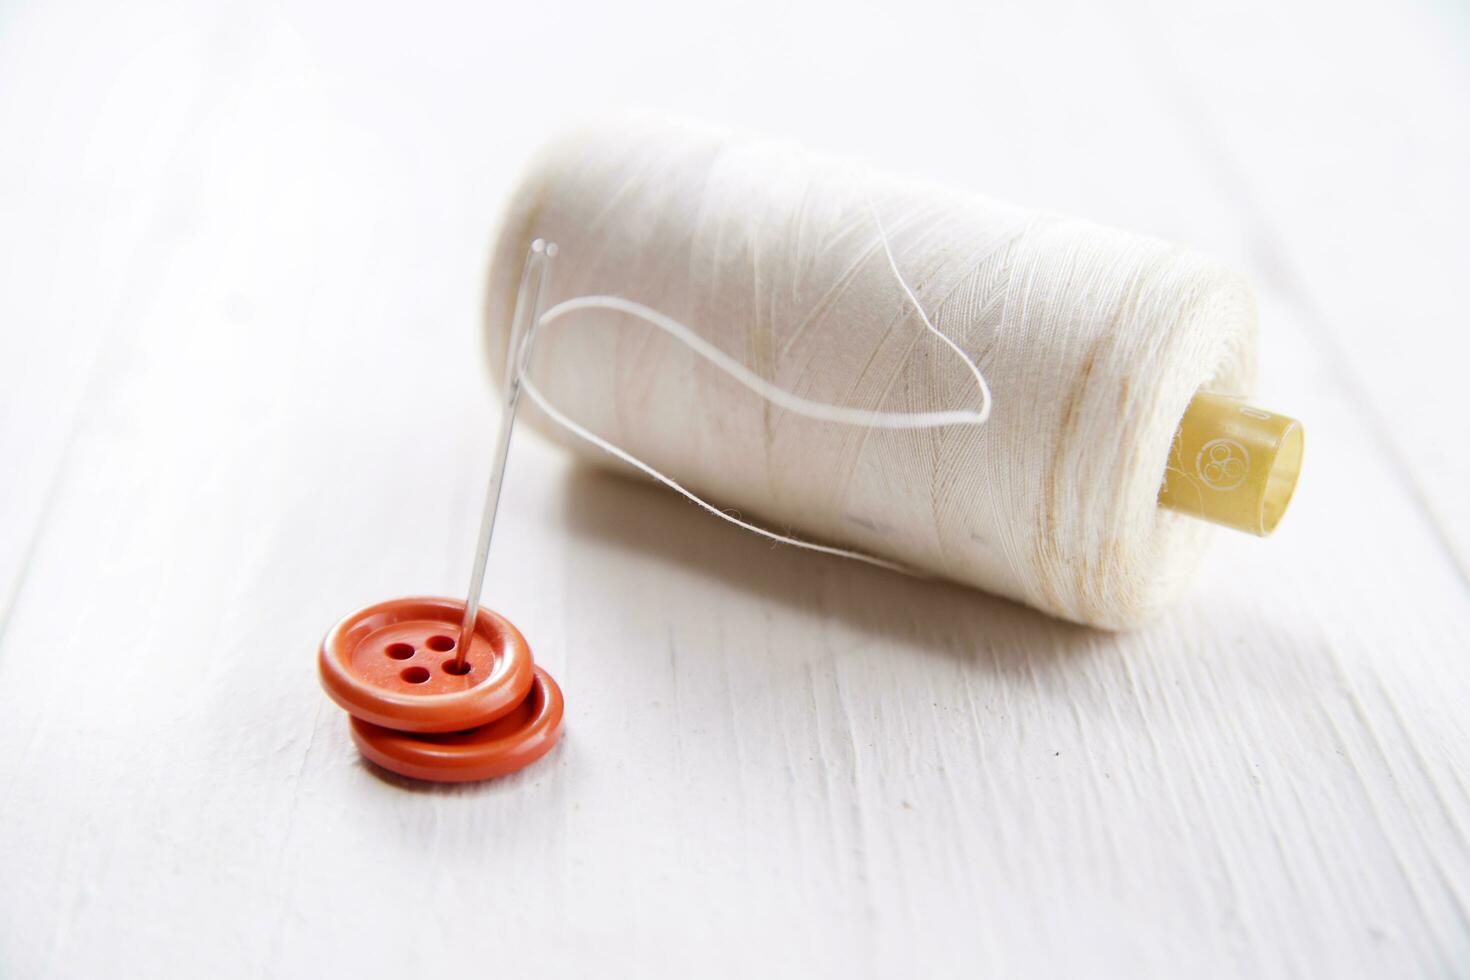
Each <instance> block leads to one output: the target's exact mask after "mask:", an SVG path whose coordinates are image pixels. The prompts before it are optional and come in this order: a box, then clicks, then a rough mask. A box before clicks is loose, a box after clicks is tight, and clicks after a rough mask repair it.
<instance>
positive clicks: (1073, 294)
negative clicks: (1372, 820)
mask: <svg viewBox="0 0 1470 980" xmlns="http://www.w3.org/2000/svg"><path fill="white" fill-rule="evenodd" d="M875 213H876V215H877V217H878V219H879V220H881V222H882V225H883V227H885V228H886V230H887V235H888V238H889V241H890V244H891V248H892V251H893V255H894V259H895V262H896V264H897V266H898V269H899V270H900V272H901V273H902V274H903V277H904V279H905V280H906V281H907V283H908V284H909V286H910V287H911V288H912V289H913V291H914V293H915V295H916V296H917V298H918V299H919V301H920V302H921V303H922V304H923V306H924V308H925V310H926V311H927V313H928V315H929V317H930V318H931V319H932V321H933V322H934V323H935V324H936V326H937V327H938V329H939V330H940V331H942V332H943V333H944V334H945V335H946V336H948V337H949V338H951V339H952V340H953V341H955V342H956V343H957V344H958V345H959V346H960V347H961V348H962V349H963V350H964V351H965V352H966V354H967V355H969V356H970V357H971V358H972V359H973V360H974V361H975V362H976V363H977V364H978V365H979V367H980V369H981V370H982V371H983V372H984V373H985V377H986V379H987V380H988V382H989V384H990V389H991V391H992V393H993V396H994V406H993V409H992V414H991V417H990V420H989V422H988V423H987V424H986V425H985V426H983V427H980V428H974V427H966V428H951V429H933V430H920V431H874V430H868V429H862V428H853V427H848V426H838V425H833V424H831V423H823V422H816V421H812V420H810V419H805V418H801V417H799V416H793V415H791V413H788V412H784V411H783V410H781V409H780V408H777V407H775V406H772V405H771V404H770V403H769V402H767V401H764V400H762V399H761V398H759V397H757V396H756V395H755V394H753V393H752V392H750V391H749V390H747V389H746V388H744V387H741V386H739V385H737V384H735V383H734V382H733V381H731V380H730V378H729V377H727V376H726V375H724V374H722V373H720V372H718V371H716V370H714V369H712V368H711V367H710V366H709V365H708V364H707V363H706V362H704V361H702V360H700V359H699V358H697V357H696V356H695V355H694V354H693V353H691V352H690V350H689V349H688V348H687V347H685V346H683V345H680V344H678V343H677V342H675V341H674V340H672V339H671V338H669V337H668V336H666V335H664V334H662V333H660V332H659V331H657V330H655V329H654V328H652V327H650V326H648V325H647V324H646V323H644V322H642V321H640V320H637V319H634V318H632V317H629V316H627V315H625V314H620V313H615V312H610V311H602V310H596V311H583V312H580V313H578V314H576V315H575V316H572V317H567V318H565V319H564V320H563V321H559V322H557V323H556V324H555V325H554V326H552V327H551V328H549V329H547V330H545V331H543V334H542V336H541V337H540V339H539V340H538V348H537V352H536V357H535V359H534V361H533V363H532V368H531V377H532V378H533V379H534V380H535V382H536V384H537V385H538V386H539V388H540V389H541V390H542V391H543V392H544V393H545V394H546V396H547V397H548V398H549V399H550V400H551V402H552V403H553V404H554V405H556V406H557V407H558V408H559V409H560V410H561V411H562V412H564V413H565V414H567V415H568V416H570V417H571V418H572V419H574V420H576V421H577V422H578V423H580V424H582V425H583V426H585V427H586V428H587V429H590V430H591V431H592V432H595V433H597V434H598V435H600V436H602V437H604V438H606V439H607V440H609V441H611V442H613V443H615V444H616V445H618V446H620V447H622V448H623V449H625V450H627V451H628V452H630V453H631V454H633V455H634V456H636V457H638V458H640V459H642V460H644V461H645V462H647V463H649V464H650V465H652V466H653V467H655V468H656V469H658V470H661V471H662V472H664V473H665V474H668V475H669V476H671V477H673V478H674V479H676V480H678V481H680V482H681V483H683V484H684V485H685V486H687V487H689V488H690V489H692V490H694V491H695V492H696V493H699V494H700V495H702V496H706V497H708V498H711V499H713V500H715V501H717V502H719V503H721V504H723V505H726V506H734V507H739V508H742V509H743V510H744V511H746V513H747V516H751V515H755V516H757V517H758V518H759V519H761V520H762V521H764V522H765V523H766V524H767V525H768V526H773V527H777V528H784V527H789V528H793V529H795V530H797V531H798V532H799V533H801V534H803V535H805V536H807V537H810V538H813V539H816V540H821V541H827V542H831V543H834V544H839V545H842V546H844V547H848V548H852V549H856V550H860V551H864V552H867V553H871V554H874V555H878V556H882V557H885V558H890V559H893V560H895V561H898V562H901V563H903V564H906V565H909V566H912V567H915V568H918V569H923V570H926V571H929V572H931V573H934V574H937V575H941V576H944V577H947V578H951V579H954V580H956V581H959V582H963V583H966V584H970V585H974V586H976V587H979V588H982V589H985V590H986V591H989V592H994V593H998V594H1001V595H1005V596H1009V597H1011V598H1014V599H1017V600H1019V601H1022V602H1025V603H1028V604H1030V605H1032V606H1035V607H1037V608H1039V609H1042V610H1044V611H1046V612H1048V613H1051V614H1053V615H1057V616H1061V617H1064V618H1067V619H1071V620H1074V621H1077V622H1081V623H1087V624H1090V625H1096V626H1105V627H1119V626H1126V625H1130V624H1134V623H1138V622H1140V621H1142V620H1144V619H1146V618H1147V617H1148V616H1150V615H1151V614H1153V613H1154V612H1156V611H1157V610H1158V609H1159V608H1160V607H1161V606H1163V605H1164V604H1165V603H1167V602H1168V601H1169V600H1170V599H1171V598H1173V597H1174V595H1176V594H1177V592H1178V591H1179V590H1180V589H1181V588H1182V586H1183V584H1184V583H1185V581H1186V580H1187V578H1188V575H1189V573H1190V572H1191V571H1192V569H1193V567H1194V564H1195V561H1196V560H1197V558H1198V556H1199V554H1200V551H1201V548H1202V546H1203V543H1204V541H1205V539H1206V538H1207V536H1208V534H1209V533H1210V529H1209V528H1208V527H1207V526H1205V525H1202V524H1200V523H1199V522H1197V521H1193V520H1190V519H1189V518H1185V517H1182V516H1180V515H1176V514H1173V513H1169V512H1167V511H1165V510H1162V509H1160V508H1159V506H1158V504H1157V499H1158V494H1159V488H1160V485H1161V483H1162V481H1163V475H1164V468H1165V464H1166V460H1167V458H1168V452H1169V446H1170V442H1171V440H1172V438H1173V435H1174V432H1175V430H1176V428H1177V427H1178V425H1179V421H1180V418H1181V417H1182V416H1183V414H1184V410H1185V408H1186V406H1187V405H1188V403H1189V401H1190V399H1191V397H1192V396H1193V395H1194V394H1195V392H1196V391H1198V390H1199V389H1201V388H1202V387H1207V388H1209V389H1211V390H1215V391H1219V392H1223V393H1227V394H1238V395H1246V394H1248V393H1249V392H1248V388H1249V385H1250V383H1251V381H1252V378H1253V373H1254V333H1255V307H1254V301H1253V298H1252V296H1251V293H1250V290H1249V289H1248V287H1247V286H1246V285H1245V283H1244V282H1243V281H1242V280H1241V279H1240V278H1239V277H1238V276H1237V275H1235V274H1233V273H1231V272H1229V271H1228V270H1225V269H1223V268H1222V267H1220V266H1219V265H1218V264H1216V263H1214V262H1213V261H1211V260H1209V259H1207V258H1204V257H1202V256H1200V255H1197V254H1195V253H1192V252H1189V251H1186V250H1183V249H1180V248H1177V247H1175V246H1171V245H1168V244H1165V243H1162V242H1158V241H1154V240H1152V239H1148V238H1143V237H1140V236H1137V235H1132V234H1127V233H1124V232H1118V231H1113V230H1110V229H1106V228H1101V227H1097V226H1095V225H1091V224H1088V223H1086V222H1082V221H1077V220H1074V219H1069V218H1062V217H1055V216H1049V215H1039V214H1034V213H1030V212H1026V211H1023V210H1020V209H1017V208H1013V207H1010V206H1007V205H1003V204H999V203H997V202H994V201H989V200H986V199H984V198H977V197H972V196H967V195H963V194H958V193H955V192H953V191H948V190H943V189H939V188H935V187H932V186H928V185H924V184H919V183H915V182H912V181H905V180H899V179H894V178H888V177H879V176H874V175H871V174H868V173H866V172H863V171H860V170H857V169H856V168H854V167H851V166H849V165H846V164H843V163H840V162H834V161H830V160H825V159H821V158H817V157H813V156H810V155H807V154H804V153H802V152H801V151H798V150H795V149H792V148H790V147H787V146H784V145H776V144H770V143H763V142H749V141H736V140H731V139H729V138H726V137H724V136H722V135H720V134H717V133H713V132H708V131H704V130H698V129H692V128H680V127H670V126H665V125H659V124H649V123H636V124H629V123H623V124H619V125H616V126H608V127H604V128H594V129H589V130H585V131H581V132H579V133H576V134H573V135H570V136H568V137H566V138H564V139H562V140H561V141H559V142H557V143H555V144H554V145H552V146H551V147H549V148H548V149H547V150H546V151H545V152H544V153H543V154H542V155H541V157H540V158H539V160H538V162H537V163H536V164H535V165H534V166H533V167H532V168H531V170H530V171H529V173H528V174H527V175H526V177H525V178H524V180H523V182H522V184H521V186H520V187H519V188H518V189H517V190H516V192H515V194H514V196H513V198H512V201H511V204H510V208H509V211H508V214H507V215H506V218H505V221H504V223H503V226H502V228H501V232H500V237H499V239H498V242H497V245H496V249H495V255H494V260H493V263H492V267H491V275H490V284H489V293H488V303H487V309H486V329H487V333H488V340H489V343H488V348H489V351H490V354H491V359H492V362H494V366H495V369H496V370H495V376H496V377H499V376H500V373H501V371H500V369H501V366H502V364H503V358H504V352H505V346H506V339H507V334H508V332H509V323H510V318H511V303H512V300H513V297H514V294H515V288H514V287H515V282H516V277H517V276H518V275H519V271H520V260H521V258H522V257H523V256H524V255H525V254H526V248H527V246H528V245H529V243H530V242H531V241H532V240H533V239H535V238H538V237H540V238H546V239H548V240H554V241H556V242H557V243H558V244H559V245H560V247H561V249H562V256H563V259H562V262H561V267H560V269H559V270H558V276H557V279H556V281H555V282H554V283H553V284H552V287H551V292H550V295H549V296H548V303H557V302H560V301H562V300H565V299H568V298H570V297H574V296H580V295H586V294H613V295H617V296H622V297H625V298H627V299H630V300H633V301H635V302H637V303H641V304H644V305H646V306H649V307H652V308H654V309H656V310H659V311H661V312H662V313H665V314H667V315H669V316H672V317H674V318H676V319H677V320H680V321H682V322H683V323H685V324H687V325H689V326H690V327H692V328H693V329H694V330H696V331H697V332H698V333H699V334H700V335H701V336H702V337H703V338H705V339H706V340H708V341H709V342H710V343H712V344H714V345H715V346H716V347H718V348H720V349H721V350H723V351H724V352H725V353H727V354H729V355H730V356H731V357H733V358H735V359H736V360H738V361H740V362H741V363H743V364H744V365H745V366H746V367H748V368H749V369H750V370H751V371H753V372H755V373H756V374H758V375H760V376H762V377H764V378H766V379H768V380H770V381H772V382H773V383H775V384H777V385H779V386H780V387H782V388H784V389H786V390H787V391H790V392H793V393H795V394H798V395H800V396H802V397H804V398H809V399H813V400H817V401H823V402H830V403H832V404H837V405H845V406H852V407H856V408H863V409H869V410H875V411H877V410H882V411H895V412H903V411H908V412H919V411H935V410H943V409H953V408H974V407H976V405H977V395H976V392H975V386H974V381H973V378H972V377H971V376H970V374H969V371H968V370H967V368H966V366H965V365H964V363H963V362H962V361H960V360H959V358H957V357H955V356H954V354H953V352H952V351H949V350H947V349H946V348H945V347H944V346H943V343H942V341H941V340H939V339H938V338H936V337H934V336H933V335H931V334H929V333H928V331H927V330H926V329H925V328H924V326H923V325H922V322H921V321H920V319H919V317H918V316H917V315H916V314H915V313H914V310H913V308H912V306H911V305H910V304H909V303H908V301H907V299H906V297H905V295H904V292H903V287H902V285H901V284H900V283H899V282H898V281H897V280H896V279H895V277H894V276H893V273H892V270H891V269H890V268H889V266H888V263H887V260H886V258H885V255H884V253H883V250H882V246H881V241H880V238H879V231H878V226H877V223H876V221H875V220H874V216H875ZM527 410H528V412H529V413H530V415H531V418H532V419H533V420H534V421H535V423H536V424H537V426H538V428H540V429H542V430H543V431H545V432H548V433H549V434H552V435H553V436H557V437H559V438H562V439H563V440H564V441H566V442H567V443H568V444H569V445H573V446H575V447H576V448H578V449H579V450H586V451H588V452H589V453H591V454H592V458H595V459H599V460H602V461H609V460H610V457H607V456H606V455H604V454H602V453H600V452H599V451H597V450H595V449H591V448H590V447H588V446H587V445H586V444H585V443H583V442H581V441H580V440H576V439H572V438H571V437H569V436H566V435H565V434H563V433H561V432H560V430H559V429H557V428H556V427H555V426H553V425H550V424H548V422H547V419H546V416H545V415H544V413H542V412H540V411H539V410H536V409H535V408H534V406H527Z"/></svg>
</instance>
